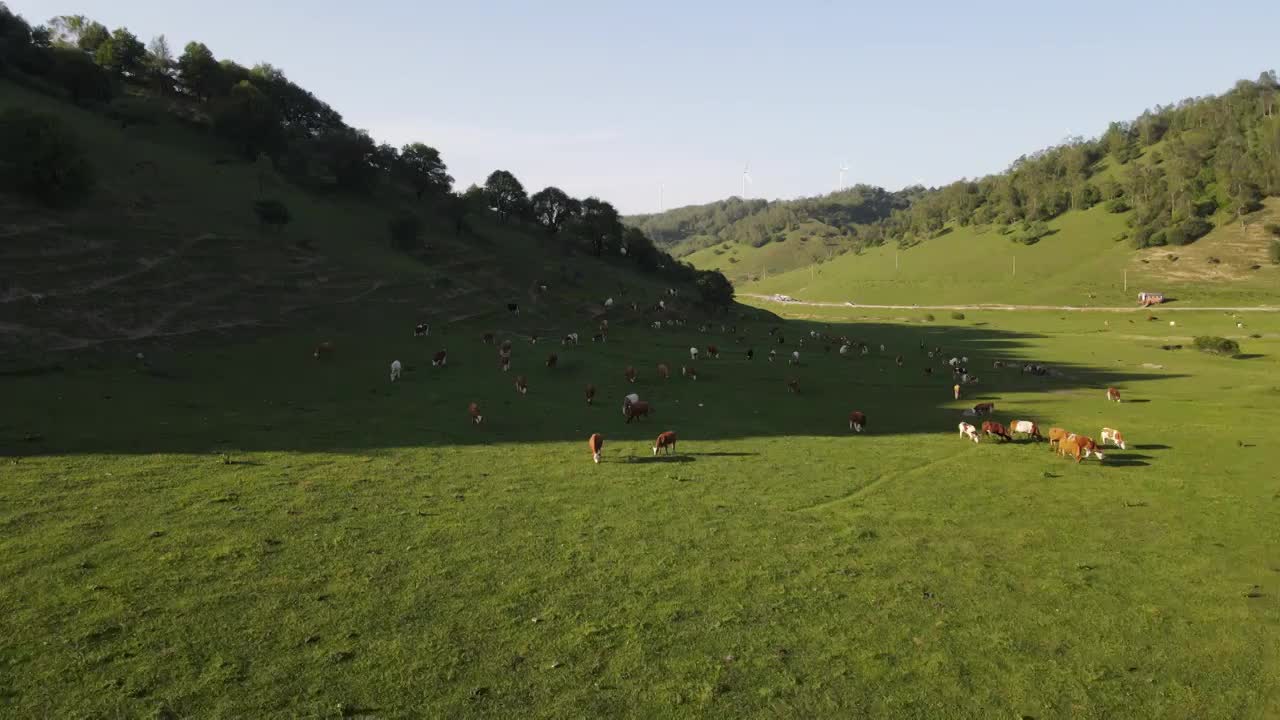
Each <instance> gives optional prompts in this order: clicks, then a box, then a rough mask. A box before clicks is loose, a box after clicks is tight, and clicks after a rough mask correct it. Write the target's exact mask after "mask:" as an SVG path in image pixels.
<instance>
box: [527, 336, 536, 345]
mask: <svg viewBox="0 0 1280 720" xmlns="http://www.w3.org/2000/svg"><path fill="white" fill-rule="evenodd" d="M529 344H530V345H537V344H538V336H537V335H530V336H529Z"/></svg>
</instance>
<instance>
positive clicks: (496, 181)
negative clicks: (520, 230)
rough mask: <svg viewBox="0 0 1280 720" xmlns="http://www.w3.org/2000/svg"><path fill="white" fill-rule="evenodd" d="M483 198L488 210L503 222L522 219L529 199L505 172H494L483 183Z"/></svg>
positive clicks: (515, 180) (513, 178)
mask: <svg viewBox="0 0 1280 720" xmlns="http://www.w3.org/2000/svg"><path fill="white" fill-rule="evenodd" d="M484 196H485V200H486V201H487V202H488V203H489V208H490V209H491V210H493V211H494V212H496V213H497V214H498V217H500V218H502V220H503V222H506V221H507V220H509V219H511V218H513V217H515V218H518V217H522V216H523V215H524V214H525V212H526V211H527V208H528V206H529V197H528V195H526V194H525V191H524V186H523V185H521V184H520V181H519V180H517V179H516V176H515V175H512V174H511V173H509V172H507V171H506V170H494V171H493V172H492V173H490V175H489V177H488V179H486V180H485V181H484Z"/></svg>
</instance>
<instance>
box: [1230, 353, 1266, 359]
mask: <svg viewBox="0 0 1280 720" xmlns="http://www.w3.org/2000/svg"><path fill="white" fill-rule="evenodd" d="M1264 357H1266V355H1263V354H1262V353H1240V354H1239V355H1236V356H1235V358H1233V359H1235V360H1257V359H1258V358H1264Z"/></svg>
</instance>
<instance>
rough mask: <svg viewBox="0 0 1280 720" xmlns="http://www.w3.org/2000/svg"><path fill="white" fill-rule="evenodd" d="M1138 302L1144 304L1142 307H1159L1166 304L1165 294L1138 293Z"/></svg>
mask: <svg viewBox="0 0 1280 720" xmlns="http://www.w3.org/2000/svg"><path fill="white" fill-rule="evenodd" d="M1138 302H1140V303H1142V307H1147V306H1149V305H1159V304H1160V303H1162V302H1164V293H1157V292H1140V293H1138Z"/></svg>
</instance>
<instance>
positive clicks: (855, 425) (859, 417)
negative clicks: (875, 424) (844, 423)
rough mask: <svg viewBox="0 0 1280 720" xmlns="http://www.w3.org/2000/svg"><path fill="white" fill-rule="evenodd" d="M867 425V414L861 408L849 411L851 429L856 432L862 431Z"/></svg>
mask: <svg viewBox="0 0 1280 720" xmlns="http://www.w3.org/2000/svg"><path fill="white" fill-rule="evenodd" d="M866 426H867V416H866V415H864V414H863V413H862V411H860V410H854V411H853V412H851V413H849V429H850V430H852V431H854V432H862V429H863V428H865V427H866Z"/></svg>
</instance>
